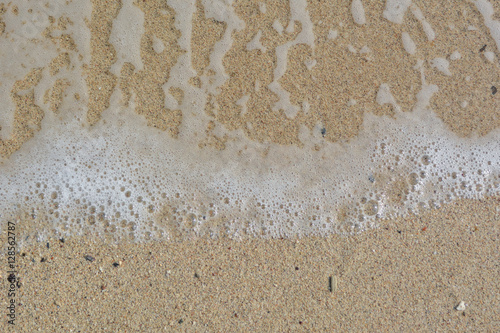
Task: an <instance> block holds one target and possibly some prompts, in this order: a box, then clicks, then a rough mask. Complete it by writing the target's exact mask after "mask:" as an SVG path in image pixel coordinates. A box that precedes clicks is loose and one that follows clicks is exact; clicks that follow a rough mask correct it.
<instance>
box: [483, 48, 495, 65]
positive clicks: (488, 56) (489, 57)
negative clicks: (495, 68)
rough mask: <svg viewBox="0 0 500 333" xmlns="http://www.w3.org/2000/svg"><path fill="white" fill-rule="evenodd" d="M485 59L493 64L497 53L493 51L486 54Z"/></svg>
mask: <svg viewBox="0 0 500 333" xmlns="http://www.w3.org/2000/svg"><path fill="white" fill-rule="evenodd" d="M484 57H485V58H486V59H487V60H488V61H489V62H491V63H493V62H495V53H493V52H491V51H486V52H484Z"/></svg>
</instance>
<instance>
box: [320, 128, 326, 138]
mask: <svg viewBox="0 0 500 333" xmlns="http://www.w3.org/2000/svg"><path fill="white" fill-rule="evenodd" d="M325 134H326V128H324V127H323V128H322V129H321V135H323V137H325Z"/></svg>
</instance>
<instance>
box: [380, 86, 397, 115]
mask: <svg viewBox="0 0 500 333" xmlns="http://www.w3.org/2000/svg"><path fill="white" fill-rule="evenodd" d="M376 101H377V103H378V104H380V105H384V104H390V105H392V106H393V107H394V109H395V110H396V111H398V112H399V111H401V108H400V107H399V105H398V104H397V103H396V99H395V98H394V96H392V94H391V89H390V88H389V85H388V84H386V83H383V84H381V85H380V88H379V90H378V93H377V98H376Z"/></svg>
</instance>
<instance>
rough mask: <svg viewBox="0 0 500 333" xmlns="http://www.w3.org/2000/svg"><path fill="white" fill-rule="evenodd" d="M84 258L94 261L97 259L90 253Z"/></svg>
mask: <svg viewBox="0 0 500 333" xmlns="http://www.w3.org/2000/svg"><path fill="white" fill-rule="evenodd" d="M84 258H85V259H86V260H88V261H90V262H93V261H94V260H95V258H94V257H92V256H89V255H86V256H85V257H84Z"/></svg>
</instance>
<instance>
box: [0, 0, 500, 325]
mask: <svg viewBox="0 0 500 333" xmlns="http://www.w3.org/2000/svg"><path fill="white" fill-rule="evenodd" d="M313 2H314V4H313ZM91 3H92V5H93V9H92V10H93V12H92V15H91V16H90V17H89V21H88V28H89V30H90V31H91V43H90V58H89V59H90V61H89V62H88V63H86V64H84V68H83V71H84V73H85V75H86V76H85V83H86V84H87V88H88V92H87V94H88V95H84V94H81V96H80V93H72V94H71V95H70V94H68V93H66V94H65V93H64V91H65V89H67V87H68V86H69V82H66V81H64V80H63V79H62V78H59V77H58V76H56V75H57V73H58V72H59V70H62V71H64V68H69V67H70V66H71V60H70V57H69V56H67V55H68V53H69V54H71V57H74V58H71V59H72V60H74V59H77V58H78V56H80V60H81V59H83V58H85V59H87V58H88V55H85V54H83V53H84V50H81V49H78V47H77V46H75V45H76V44H75V42H74V41H72V39H71V34H69V33H68V34H67V35H65V34H64V31H65V27H66V25H71V24H70V23H68V22H67V21H65V20H64V19H62V20H61V19H59V20H56V19H53V18H52V19H50V21H51V23H50V27H51V28H50V27H49V28H47V29H46V30H45V32H44V35H45V38H48V39H52V40H53V42H54V45H55V46H54V47H55V48H58V51H57V54H58V55H57V57H56V58H54V60H53V61H52V62H51V63H50V65H48V68H49V70H50V73H51V75H52V76H54V77H55V78H57V81H56V83H54V85H53V86H52V87H51V89H50V91H49V90H47V92H46V93H45V96H46V98H45V103H46V105H45V106H44V107H43V108H45V109H46V110H47V111H45V112H48V110H51V111H50V112H54V113H57V112H63V111H61V110H63V109H64V106H65V105H68V104H70V103H74V104H78V103H85V104H87V103H88V108H89V111H88V113H87V119H86V121H87V122H88V123H89V124H95V123H97V122H99V121H100V120H101V117H102V114H103V113H105V112H106V110H107V108H108V107H109V106H110V99H111V96H112V94H113V93H114V92H115V91H116V89H120V91H121V95H122V103H123V105H129V101H131V99H132V98H135V104H134V106H135V111H136V112H137V113H138V114H140V115H141V116H144V118H145V119H146V120H147V123H148V125H149V126H152V127H156V128H159V129H161V130H163V131H165V133H166V134H167V135H169V136H172V137H176V136H177V135H178V134H179V130H180V125H181V123H182V112H181V111H180V110H176V109H168V108H166V107H165V106H164V105H163V100H164V99H165V93H164V91H163V89H162V88H161V87H162V86H163V85H164V84H165V83H166V82H167V81H168V79H169V75H170V73H169V71H170V68H171V67H172V66H173V64H175V62H176V61H177V59H178V58H179V57H180V56H181V55H182V54H184V51H183V50H182V49H181V48H180V47H179V45H178V44H177V38H178V37H179V35H180V33H179V31H176V29H173V28H172V29H170V30H165V31H162V32H160V33H156V35H155V38H158V39H161V40H162V42H163V44H164V45H167V46H168V47H170V49H171V50H173V51H172V52H170V53H158V52H154V51H153V47H152V46H151V45H152V43H153V38H152V37H151V38H149V39H147V38H146V40H144V41H143V42H142V43H143V44H141V56H142V57H143V61H144V64H145V65H144V68H142V69H136V68H135V67H134V66H133V65H132V64H130V63H129V64H124V66H123V67H122V68H121V70H120V74H119V75H115V74H113V73H112V70H111V68H112V66H113V64H114V63H115V62H116V61H117V56H116V51H115V50H114V48H113V46H112V45H111V44H110V43H109V38H110V35H111V25H112V24H113V21H114V20H115V19H116V17H117V15H118V13H119V11H120V9H121V6H122V4H121V1H111V3H112V5H109V3H108V1H104V0H92V1H91ZM162 3H163V2H162V1H159V0H158V1H140V2H138V3H137V6H138V7H139V8H140V9H141V10H142V11H143V12H144V13H145V22H146V23H147V24H145V27H144V29H145V30H144V31H145V34H146V35H147V36H152V35H153V34H155V33H154V28H155V24H163V25H166V26H168V25H171V26H172V25H173V22H174V17H175V12H174V11H173V10H172V9H171V8H167V9H168V10H167V11H166V14H165V17H163V18H162V20H164V21H161V22H159V21H155V20H159V19H158V18H157V17H156V16H155V13H156V12H157V11H159V10H162V9H161V8H163V7H162V6H164V5H163V4H162ZM414 3H417V4H419V6H420V8H421V9H422V10H424V9H425V15H426V19H427V20H428V21H429V22H431V23H432V24H433V27H434V29H435V30H436V31H438V32H443V31H447V32H448V33H446V34H445V33H442V34H441V35H439V36H440V37H438V38H437V39H436V40H435V41H433V42H430V41H428V40H426V38H427V37H426V35H425V34H424V33H423V32H422V31H421V29H420V28H419V22H418V20H416V19H415V18H411V19H410V15H409V14H407V16H408V17H409V18H408V20H407V21H405V22H406V23H405V25H404V26H400V25H391V27H392V29H393V30H392V31H390V32H386V33H384V34H378V35H375V34H373V32H374V31H381V30H383V29H385V28H384V27H385V26H386V25H387V21H386V20H385V19H384V18H383V17H382V16H381V15H379V16H376V15H369V13H375V12H380V13H381V12H383V10H384V3H383V2H380V3H379V2H375V1H374V2H369V4H365V11H366V13H367V17H368V21H369V22H368V23H369V24H368V28H367V29H366V30H364V31H362V32H359V30H356V29H355V27H356V26H355V24H354V23H353V22H352V15H351V13H350V5H343V6H340V5H339V4H335V5H334V4H333V3H332V4H329V3H326V4H325V3H316V2H315V1H311V3H310V4H309V7H308V8H309V12H310V15H311V21H312V22H313V24H314V33H315V34H316V38H317V39H316V40H315V51H314V52H315V55H314V56H315V57H317V58H320V59H322V60H321V61H318V62H317V63H316V64H315V65H314V66H313V68H312V70H310V71H308V69H307V68H306V67H307V64H308V62H307V61H308V59H309V60H311V59H312V50H311V47H310V46H309V45H307V44H306V43H302V44H298V45H297V46H296V47H293V48H292V50H291V51H290V53H289V54H288V65H287V71H286V73H285V74H284V75H283V76H282V79H281V80H280V83H281V86H282V87H283V88H284V89H286V90H287V91H288V92H290V101H291V103H292V104H297V105H298V104H300V103H301V102H302V101H304V100H307V101H309V104H310V108H311V110H312V111H311V112H310V113H305V112H299V113H298V114H297V116H296V117H295V118H293V119H290V117H289V115H287V114H286V111H280V112H273V111H272V110H271V108H272V105H273V104H274V103H275V102H276V96H275V95H273V94H272V93H270V92H269V91H268V90H265V89H262V90H261V91H260V92H255V93H254V92H253V90H254V87H255V85H256V84H257V83H256V82H257V81H258V82H260V83H258V84H261V85H262V86H267V85H269V84H271V83H272V82H273V80H274V77H273V73H274V65H275V61H276V56H275V54H273V51H272V50H273V48H275V47H276V45H278V44H280V43H281V44H282V43H284V42H285V41H286V40H293V39H294V38H295V37H296V36H297V31H298V30H296V31H295V33H287V32H284V33H283V34H279V33H277V32H276V31H274V30H273V28H272V26H271V25H272V23H273V22H274V21H275V20H276V19H277V20H281V21H283V22H286V21H288V20H289V16H290V13H289V12H288V7H287V6H284V5H282V4H278V2H272V1H267V8H266V10H265V12H266V13H267V14H266V15H267V16H265V17H257V16H258V15H259V10H260V13H261V14H262V13H263V10H262V9H260V8H261V7H259V2H256V1H248V2H242V1H239V2H237V3H236V5H235V6H236V8H237V10H236V13H237V14H238V15H239V16H240V17H242V18H243V19H244V20H245V21H246V24H247V28H246V30H242V31H235V32H234V34H233V39H234V41H233V48H231V50H230V51H229V53H228V55H227V57H225V58H224V63H223V64H224V66H225V68H226V70H227V72H228V73H229V76H230V79H229V80H227V81H226V82H225V84H224V85H223V86H222V87H221V88H220V89H219V90H218V92H217V93H211V94H209V95H210V98H209V101H210V102H209V103H208V104H207V106H206V110H205V111H206V113H207V115H208V116H211V117H212V118H213V121H211V122H209V123H208V124H207V129H206V132H205V134H206V137H203V138H200V142H199V147H200V149H215V150H223V149H224V148H225V144H226V141H227V137H224V136H221V135H217V134H216V131H214V129H215V128H216V127H217V126H219V127H220V126H223V127H225V128H227V129H229V130H236V129H242V130H243V132H244V133H245V135H246V136H247V137H248V138H249V139H251V140H254V141H259V142H274V143H278V144H283V145H298V146H300V145H301V142H300V140H299V129H300V126H302V125H305V126H306V127H307V128H309V129H311V130H312V129H313V128H314V127H315V126H316V124H317V123H318V122H322V124H323V125H324V128H325V133H326V134H325V135H324V138H325V139H326V140H328V141H330V142H347V141H348V140H350V139H352V138H354V137H355V136H356V135H357V133H358V132H359V130H360V127H361V126H362V121H363V115H364V113H366V112H372V113H374V114H376V115H378V116H389V117H391V116H393V115H394V112H395V110H394V109H395V106H391V105H388V104H386V105H379V104H377V103H376V102H375V100H376V96H377V88H378V87H379V85H380V84H381V83H383V82H392V84H393V86H392V87H391V92H392V93H393V95H394V96H398V101H397V102H398V105H399V107H400V108H401V110H402V111H404V112H409V111H411V108H412V105H414V103H415V102H416V99H415V94H416V93H417V92H418V89H419V88H420V80H421V77H420V74H419V72H418V71H415V70H413V69H412V68H413V66H414V63H413V62H412V63H410V62H408V64H405V63H401V62H399V61H400V59H408V57H409V55H408V54H406V53H405V50H404V49H403V48H402V47H401V45H400V34H401V32H402V31H403V30H405V29H407V30H408V31H420V33H419V34H417V35H415V36H414V41H415V43H416V44H418V45H419V52H420V53H419V56H420V57H422V58H425V59H433V58H435V57H438V56H440V55H443V54H451V53H452V52H454V51H456V50H461V53H462V56H461V59H460V60H459V61H456V62H452V65H451V66H450V69H451V70H452V71H453V72H454V73H458V74H456V75H453V76H451V77H448V76H443V75H442V73H441V74H440V73H439V71H431V70H428V71H427V73H426V74H427V81H429V82H432V83H434V84H437V85H439V87H440V91H439V94H438V96H437V97H436V98H435V99H434V100H433V104H432V105H431V107H432V109H433V110H434V111H435V112H436V114H437V115H438V116H439V117H440V118H441V119H442V120H443V122H444V123H445V124H446V125H447V126H448V128H449V129H450V130H451V131H453V132H454V133H456V134H457V135H459V136H461V137H474V136H481V135H485V134H487V133H489V132H490V131H492V130H494V129H496V128H498V127H499V125H500V117H498V114H499V111H498V110H499V109H500V94H492V91H493V90H492V87H495V86H497V87H499V89H500V82H499V76H498V73H499V65H498V60H496V62H497V63H496V64H495V65H491V64H490V63H489V62H488V61H487V60H485V57H484V55H483V53H484V52H485V51H488V50H489V51H492V52H494V54H495V55H496V57H498V54H499V53H498V51H497V50H496V48H495V45H494V41H493V40H492V39H491V37H489V36H488V35H487V34H486V33H483V34H479V33H478V34H476V35H472V37H471V34H470V33H469V30H468V26H472V25H474V26H477V27H478V28H481V29H480V30H481V31H483V32H484V31H487V29H486V28H484V24H483V18H482V16H481V15H479V13H477V12H474V11H471V8H473V6H472V7H471V6H470V4H466V3H464V2H463V1H448V2H447V4H446V6H445V7H446V8H442V7H441V5H438V3H440V2H438V1H435V2H432V4H430V5H428V6H427V5H423V2H422V1H414ZM492 3H493V6H494V7H495V8H494V9H495V11H496V13H497V15H498V14H499V13H500V8H499V4H498V3H496V2H492ZM196 6H197V7H196V8H197V11H196V12H195V14H194V16H193V35H192V36H193V40H192V41H191V43H192V55H191V56H192V58H193V60H192V66H193V68H194V70H195V71H196V73H197V75H196V76H195V77H194V78H192V79H191V83H192V84H193V86H196V87H202V86H203V85H204V84H205V83H203V82H208V81H209V80H210V78H212V79H216V75H215V73H213V72H211V71H210V69H209V63H210V54H211V52H213V48H214V45H215V44H216V43H217V41H220V40H221V39H222V38H223V35H224V33H225V31H226V29H228V25H227V24H226V23H224V22H219V21H217V20H215V19H213V18H206V17H205V15H204V14H203V12H202V9H203V6H202V2H201V1H198V2H197V3H196ZM332 6H338V7H335V8H337V10H334V9H335V8H331V7H332ZM160 7H161V8H160ZM275 7H276V8H275ZM464 10H467V11H468V13H467V14H465V12H464ZM15 11H16V1H13V2H12V3H10V4H9V5H0V38H8V37H5V35H6V34H8V24H7V25H6V24H5V23H3V22H4V20H5V21H6V22H7V23H8V22H9V21H8V20H7V15H10V16H12V17H14V16H16V15H17V14H16V13H15ZM333 13H335V14H333ZM3 19H4V20H3ZM70 19H71V18H70ZM339 22H344V23H343V24H342V25H339ZM454 22H462V23H460V24H461V25H459V24H458V23H456V25H454V26H452V23H454ZM283 25H285V26H286V24H283ZM302 28H303V27H302ZM334 28H336V29H337V30H338V33H339V37H338V40H337V41H336V42H337V43H344V44H345V45H347V44H350V43H352V44H353V47H354V48H356V49H357V50H356V54H353V52H352V50H351V51H349V49H348V48H346V47H343V48H335V47H333V44H332V43H331V41H330V40H329V38H328V37H327V36H328V34H329V31H330V30H331V29H334ZM51 29H52V30H51ZM56 30H60V31H62V32H63V34H62V35H61V34H52V33H53V31H56ZM259 30H262V31H263V35H264V36H266V37H265V38H266V39H262V41H261V42H262V43H263V47H266V46H267V49H268V52H260V53H249V52H245V51H244V50H245V47H246V46H245V45H246V44H247V43H248V40H250V39H252V38H253V36H254V35H255V34H256V33H257V31H259ZM2 35H4V36H2ZM441 36H442V37H441ZM367 44H369V45H373V46H372V48H371V51H370V52H367V53H362V52H361V51H360V50H361V48H362V46H364V45H367ZM463 45H467V51H462V48H463ZM484 45H487V49H483V46H484ZM370 54H376V55H377V57H376V59H375V58H370ZM373 57H375V56H373ZM332 59H337V60H336V61H334V60H332ZM375 60H378V61H375ZM338 61H340V62H341V63H342V66H339V62H338ZM394 63H398V64H399V66H394ZM311 64H312V63H311ZM492 66H493V68H494V70H492ZM353 69H359V71H357V70H356V71H357V72H356V71H354V72H353ZM40 73H41V72H40V71H37V70H36V69H34V71H32V72H30V74H29V75H28V76H26V77H19V78H17V80H18V81H17V82H16V84H15V85H14V86H13V87H12V90H11V97H12V99H13V100H14V103H15V107H16V113H15V117H14V120H13V126H12V128H13V130H12V136H11V138H10V139H9V140H2V141H1V145H0V154H1V155H2V157H4V158H8V157H9V156H10V155H11V154H14V153H15V151H17V150H19V149H22V145H23V144H24V143H25V142H28V141H29V140H30V139H31V140H33V137H34V136H35V135H36V133H37V131H38V130H39V129H40V126H41V123H42V120H41V119H42V118H43V112H44V111H43V110H42V107H40V106H38V105H37V104H36V102H35V95H34V93H33V92H32V93H29V94H21V93H20V91H24V90H27V89H28V90H29V89H31V88H32V87H34V86H36V85H37V84H38V82H40V80H41V78H40V75H41V74H40ZM352 73H354V76H350V75H351V74H352ZM313 77H314V78H313ZM467 77H469V79H468V80H467V79H466V78H467ZM343 78H346V79H345V80H344V79H343ZM0 81H1V78H0ZM9 89H10V88H9ZM249 91H252V92H251V93H249V95H250V97H249V99H248V102H247V106H246V107H247V110H248V111H247V113H246V114H245V115H243V116H242V115H241V114H240V113H241V108H240V107H238V105H239V104H238V103H237V100H238V99H239V98H240V96H241V94H242V93H246V92H249ZM170 94H171V96H173V97H174V98H175V99H177V101H178V102H179V103H180V102H181V101H182V100H183V98H184V95H183V92H182V90H181V89H179V88H178V87H171V88H170ZM315 95H321V96H323V97H325V96H326V97H325V99H316V98H315V97H314V96H315ZM84 97H87V98H84ZM313 97H314V98H313ZM87 100H88V101H87ZM352 100H355V103H351V104H349V103H350V101H352ZM465 100H466V101H467V107H466V108H465V107H462V105H463V101H465ZM146 101H147V102H146ZM348 105H350V106H348ZM217 108H218V109H217ZM216 109H217V110H216ZM252 110H254V111H255V112H252ZM332 110H334V111H332ZM335 110H336V111H335ZM457 110H458V111H457ZM332 112H333V113H332ZM27 124H29V126H27ZM317 149H320V147H317ZM16 223H17V225H18V229H17V237H18V239H21V238H22V239H23V245H22V246H20V247H19V248H18V251H19V252H18V253H17V254H16V261H17V271H18V273H17V275H16V276H17V277H18V280H17V282H16V284H17V285H16V288H15V290H16V294H17V295H16V301H15V302H16V321H15V325H9V324H8V321H7V317H6V314H7V310H6V309H7V306H8V304H9V303H8V302H9V298H7V297H6V295H7V289H8V286H9V285H10V284H8V282H7V278H8V277H9V274H8V273H7V268H6V269H3V270H2V271H0V278H1V279H2V281H4V282H3V283H2V285H3V288H4V289H3V291H2V294H3V295H4V296H3V297H0V305H1V308H2V309H3V313H4V314H3V315H2V318H3V319H2V320H1V321H0V330H1V331H2V332H4V331H5V332H7V331H13V332H14V331H15V332H36V331H40V332H104V331H110V332H163V331H165V332H172V331H186V332H247V331H258V332H275V331H276V332H285V331H320V332H325V331H339V332H340V331H398V332H402V331H405V332H410V331H411V332H414V331H474V332H494V331H497V330H498V327H500V319H499V318H500V283H499V282H498V276H500V266H499V263H500V242H499V236H500V198H498V197H489V198H488V197H485V198H482V199H458V200H455V201H453V202H451V203H446V204H444V205H441V207H439V208H435V209H428V208H427V209H424V210H423V211H422V212H420V213H418V214H417V215H415V214H410V215H409V216H408V217H404V218H403V217H400V218H393V219H389V220H380V221H379V226H378V227H377V228H375V229H369V230H367V231H363V232H360V233H356V234H353V235H335V234H334V235H330V236H307V237H300V238H297V237H292V238H287V239H269V238H254V237H244V238H243V239H231V238H229V237H228V236H226V235H224V234H222V235H220V236H219V237H216V238H210V237H208V236H203V237H198V236H186V237H178V238H175V239H170V240H161V241H149V242H142V243H141V242H131V241H127V240H116V239H115V238H114V237H112V236H109V235H108V236H109V237H108V236H103V235H96V234H92V233H86V234H85V235H80V236H72V237H63V238H61V237H59V236H56V235H53V234H52V235H51V234H49V236H48V237H47V239H44V240H43V241H39V240H37V238H36V236H35V235H36V234H37V230H38V231H39V230H40V228H46V229H50V228H51V227H50V225H44V224H42V223H41V222H40V221H38V220H36V218H35V217H34V216H33V217H32V216H31V214H24V215H20V217H19V219H18V220H17V221H16ZM6 228H7V227H5V228H3V229H2V239H1V241H2V244H7V237H6V236H7V234H6V232H5V230H6ZM4 229H5V230H4ZM26 237H27V238H26ZM6 260H7V259H6V258H5V260H3V262H6ZM462 302H463V303H462Z"/></svg>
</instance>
